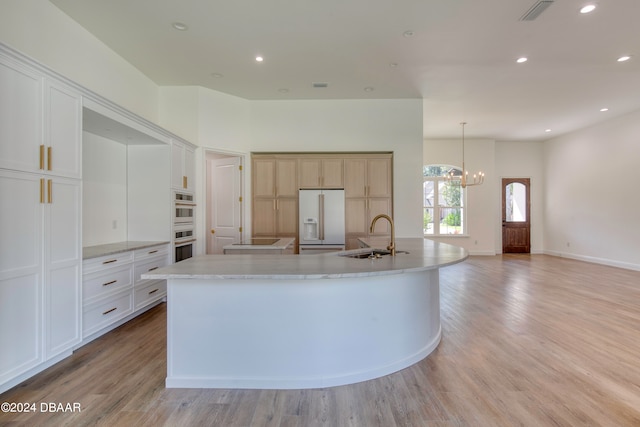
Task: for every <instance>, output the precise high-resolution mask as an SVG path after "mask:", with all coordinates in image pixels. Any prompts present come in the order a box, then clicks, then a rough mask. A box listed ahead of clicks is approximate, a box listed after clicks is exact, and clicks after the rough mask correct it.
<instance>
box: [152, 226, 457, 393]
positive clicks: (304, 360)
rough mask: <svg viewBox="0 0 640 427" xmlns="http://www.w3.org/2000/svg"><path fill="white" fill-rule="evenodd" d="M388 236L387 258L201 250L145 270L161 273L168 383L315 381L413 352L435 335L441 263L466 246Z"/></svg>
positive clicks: (355, 373)
mask: <svg viewBox="0 0 640 427" xmlns="http://www.w3.org/2000/svg"><path fill="white" fill-rule="evenodd" d="M362 243H363V244H365V245H367V246H369V247H370V248H380V247H382V248H384V247H385V245H386V243H387V242H386V241H376V240H374V239H363V240H362ZM396 243H397V247H398V249H399V250H401V251H402V253H398V255H397V256H393V257H392V256H382V257H379V258H373V259H369V258H366V256H367V255H368V254H369V253H370V252H371V249H370V248H369V249H366V248H365V249H359V250H353V251H345V252H341V253H329V254H324V255H313V256H311V255H310V256H295V255H202V256H197V257H194V258H190V259H188V260H185V261H181V262H179V263H176V264H174V265H171V266H168V267H164V268H161V269H158V270H154V271H152V272H148V273H145V274H144V275H143V276H142V277H143V278H145V279H152V278H158V279H166V280H167V286H168V295H167V304H168V314H167V379H166V386H167V387H170V388H171V387H173V388H175V387H181V388H257V389H291V388H296V389H302V388H322V387H329V386H337V385H344V384H351V383H355V382H359V381H365V380H369V379H373V378H378V377H381V376H383V375H387V374H390V373H392V372H396V371H398V370H400V369H403V368H406V367H408V366H410V365H412V364H414V363H416V362H418V361H419V360H421V359H423V358H424V357H426V356H427V355H428V354H429V353H431V352H432V351H433V350H434V349H435V348H436V347H437V346H438V343H439V342H440V336H441V329H440V286H439V269H440V268H442V267H446V266H448V265H451V264H455V263H458V262H461V261H463V260H464V259H466V257H467V252H466V251H465V250H464V249H462V248H458V247H455V246H451V245H447V244H444V243H437V242H433V241H430V240H425V239H421V238H415V239H411V238H407V239H397V241H396ZM362 252H367V254H365V258H364V259H359V258H352V257H350V255H355V254H361V253H362Z"/></svg>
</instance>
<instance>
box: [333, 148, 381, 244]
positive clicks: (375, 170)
mask: <svg viewBox="0 0 640 427" xmlns="http://www.w3.org/2000/svg"><path fill="white" fill-rule="evenodd" d="M344 170H345V185H344V188H345V198H346V200H345V212H346V218H345V233H346V240H347V241H346V245H347V247H346V248H347V249H356V248H357V247H358V243H357V239H358V238H359V237H370V236H387V235H388V236H390V235H391V227H390V226H389V223H388V222H387V221H380V222H378V223H377V224H376V227H375V230H374V232H373V233H370V232H369V227H370V225H371V221H372V220H373V218H374V217H375V216H376V215H378V214H387V215H389V216H391V217H393V158H392V155H391V154H379V155H373V154H372V155H368V156H366V157H349V158H346V159H345V163H344Z"/></svg>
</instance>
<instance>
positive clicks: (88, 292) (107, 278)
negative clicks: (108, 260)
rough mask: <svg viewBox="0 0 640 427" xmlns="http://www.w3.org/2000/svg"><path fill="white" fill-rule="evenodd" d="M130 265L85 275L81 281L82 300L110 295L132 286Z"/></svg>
mask: <svg viewBox="0 0 640 427" xmlns="http://www.w3.org/2000/svg"><path fill="white" fill-rule="evenodd" d="M132 271H133V269H132V266H131V264H129V265H125V266H122V267H120V268H110V269H108V270H105V271H99V272H96V273H92V274H85V275H84V277H83V279H82V300H83V301H85V302H86V301H90V300H92V299H96V298H101V297H103V296H106V295H109V294H112V293H114V292H117V291H118V290H121V289H123V288H126V287H131V285H133V274H132Z"/></svg>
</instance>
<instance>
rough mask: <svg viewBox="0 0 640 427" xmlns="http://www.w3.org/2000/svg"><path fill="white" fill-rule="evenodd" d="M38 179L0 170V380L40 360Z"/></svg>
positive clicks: (40, 270) (39, 182) (33, 176)
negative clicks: (0, 204)
mask: <svg viewBox="0 0 640 427" xmlns="http://www.w3.org/2000/svg"><path fill="white" fill-rule="evenodd" d="M40 179H41V178H40V177H39V176H38V175H33V174H27V173H18V172H12V171H3V170H0V200H3V201H10V203H4V202H3V205H2V209H0V236H2V238H0V253H1V254H2V255H1V256H0V349H1V351H0V384H2V383H5V382H6V381H8V380H10V379H12V378H15V377H16V376H18V375H20V374H22V373H24V372H25V371H27V370H29V369H30V368H32V367H34V366H36V365H37V364H38V363H40V362H41V361H42V348H41V342H42V340H41V336H42V329H41V325H42V314H41V313H42V298H41V295H42V282H43V278H42V257H41V253H42V251H41V248H42V221H43V207H42V206H43V205H42V204H41V203H40V191H41V180H40Z"/></svg>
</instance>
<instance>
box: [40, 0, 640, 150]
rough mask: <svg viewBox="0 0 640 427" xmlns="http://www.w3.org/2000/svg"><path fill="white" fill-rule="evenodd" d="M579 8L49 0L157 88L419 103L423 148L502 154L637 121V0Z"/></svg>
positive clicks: (489, 0) (571, 4) (433, 2)
mask: <svg viewBox="0 0 640 427" xmlns="http://www.w3.org/2000/svg"><path fill="white" fill-rule="evenodd" d="M587 1H588V0H555V2H554V3H553V4H551V6H550V7H549V8H548V9H546V11H544V12H543V13H542V14H541V15H540V16H539V17H538V18H537V19H535V20H533V21H521V20H520V18H521V17H522V16H523V15H524V14H525V12H527V10H529V9H530V8H531V7H532V6H533V5H534V4H535V3H536V0H483V1H479V0H323V1H310V0H208V1H205V0H173V1H172V0H51V2H52V3H53V4H55V5H56V6H58V7H59V8H60V9H62V11H64V12H65V13H66V14H68V15H69V16H71V17H72V18H73V19H75V20H76V21H77V22H79V23H80V24H81V25H82V26H84V27H85V28H86V29H87V30H89V31H90V32H91V33H93V34H94V35H95V36H96V37H98V38H99V39H100V40H102V41H103V42H104V43H105V44H106V45H108V46H110V47H111V48H112V49H113V50H114V51H115V52H117V53H118V54H119V55H121V56H122V57H124V58H125V59H126V60H127V61H129V62H130V63H132V64H133V65H134V66H136V67H137V68H138V69H139V70H140V71H141V72H143V73H144V74H145V75H147V76H148V77H149V78H151V79H152V80H153V81H154V82H156V83H157V84H158V85H161V86H164V85H199V86H203V87H208V88H211V89H214V90H216V91H220V92H225V93H228V94H232V95H236V96H239V97H242V98H246V99H249V100H274V99H375V98H378V99H392V98H398V99H403V98H415V99H423V103H424V135H425V137H426V138H451V137H454V138H455V137H459V136H460V132H461V131H460V126H459V123H460V122H461V121H466V122H468V125H467V126H466V128H465V134H466V136H467V137H469V138H490V139H496V140H500V141H520V140H545V139H550V138H553V137H555V136H558V135H560V134H563V133H566V132H569V131H573V130H576V129H580V128H584V127H586V126H589V125H591V124H593V123H596V122H598V121H602V120H606V119H609V118H612V117H614V116H619V115H623V114H625V113H629V112H631V111H634V110H639V109H640V21H639V20H638V17H639V15H640V0H599V1H597V4H598V8H597V9H596V10H595V11H594V12H592V13H590V14H588V15H582V14H580V13H579V9H580V7H581V6H582V5H584V4H585V3H587ZM174 22H181V23H184V24H186V25H188V30H187V31H177V30H175V29H174V28H173V27H172V23H174ZM408 31H409V32H412V34H413V35H412V36H409V37H407V36H405V33H406V32H408ZM257 55H262V56H263V57H264V61H263V62H262V63H257V62H256V61H255V57H256V56H257ZM622 55H632V58H631V60H629V61H627V62H624V63H619V62H617V61H616V60H617V58H618V57H620V56H622ZM521 56H526V57H528V58H529V60H528V61H527V62H526V63H523V64H517V63H516V59H517V58H519V57H521ZM392 64H393V65H392ZM216 73H217V74H220V75H222V77H219V76H218V77H216V76H214V74H216ZM320 82H323V83H328V87H326V88H314V87H313V83H320ZM367 87H369V88H373V90H372V91H365V88H367ZM604 107H606V108H609V111H607V112H606V113H603V112H600V109H601V108H604ZM545 129H551V130H552V131H551V132H548V133H546V132H545Z"/></svg>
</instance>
